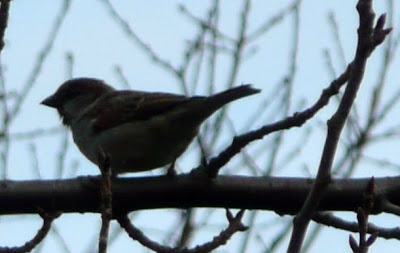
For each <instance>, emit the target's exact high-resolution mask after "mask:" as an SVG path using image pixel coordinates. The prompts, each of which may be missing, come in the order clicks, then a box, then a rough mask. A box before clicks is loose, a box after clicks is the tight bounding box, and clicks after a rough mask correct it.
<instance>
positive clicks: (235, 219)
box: [117, 209, 247, 253]
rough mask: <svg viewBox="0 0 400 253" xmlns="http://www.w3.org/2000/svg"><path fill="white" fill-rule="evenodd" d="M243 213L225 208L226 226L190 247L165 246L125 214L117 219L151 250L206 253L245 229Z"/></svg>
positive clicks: (133, 237) (172, 252)
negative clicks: (145, 232) (207, 240)
mask: <svg viewBox="0 0 400 253" xmlns="http://www.w3.org/2000/svg"><path fill="white" fill-rule="evenodd" d="M243 214H244V210H241V211H239V212H238V213H237V214H236V215H235V216H233V214H232V213H231V212H230V211H229V210H228V209H226V217H227V219H228V221H229V225H228V227H227V228H226V229H224V230H223V231H221V232H220V233H219V235H217V236H215V237H214V238H213V239H212V240H211V241H210V242H207V243H204V244H202V245H198V246H196V247H194V248H192V249H188V248H174V247H167V246H164V245H161V244H159V243H157V242H155V241H153V240H151V239H150V238H148V237H147V236H146V235H145V234H143V232H142V231H140V230H139V229H138V228H136V227H135V226H134V225H133V224H132V223H131V221H130V220H129V218H128V216H127V215H120V216H118V217H117V221H118V222H119V224H120V225H121V227H122V228H124V229H125V231H126V232H127V233H128V235H129V237H131V238H132V239H133V240H135V241H138V242H139V243H140V244H142V245H143V246H145V247H146V248H149V249H151V250H153V251H156V252H159V253H167V252H171V253H203V252H204V253H206V252H211V251H213V250H215V249H217V248H218V247H220V246H222V245H224V244H226V243H227V242H228V240H229V239H230V238H231V237H232V236H233V235H234V234H235V233H236V232H239V231H245V230H246V229H247V227H246V226H245V225H243V223H242V221H241V220H242V218H243Z"/></svg>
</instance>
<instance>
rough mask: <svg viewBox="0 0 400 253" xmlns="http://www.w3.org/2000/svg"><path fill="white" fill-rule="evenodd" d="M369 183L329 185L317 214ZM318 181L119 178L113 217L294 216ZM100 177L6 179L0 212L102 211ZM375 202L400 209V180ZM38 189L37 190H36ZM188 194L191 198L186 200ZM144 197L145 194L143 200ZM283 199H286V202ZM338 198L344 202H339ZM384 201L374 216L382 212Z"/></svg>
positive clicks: (350, 204)
mask: <svg viewBox="0 0 400 253" xmlns="http://www.w3.org/2000/svg"><path fill="white" fill-rule="evenodd" d="M368 180H369V179H336V180H334V181H333V182H332V184H330V185H329V186H328V188H327V190H326V192H325V195H324V198H323V200H322V201H321V203H320V206H319V207H318V210H319V211H335V210H340V211H353V212H355V211H356V210H357V208H358V207H359V206H360V205H362V197H363V193H364V189H365V187H366V185H367V183H368ZM313 182H314V180H313V179H309V178H280V177H244V176H218V177H217V178H216V179H215V180H212V181H210V180H209V179H208V178H199V177H197V176H193V175H178V176H177V177H176V178H174V180H171V179H170V178H168V177H166V176H158V177H144V178H117V179H114V180H113V182H112V185H113V206H112V209H113V213H115V212H118V213H121V212H125V213H126V212H130V211H133V210H146V209H160V208H182V209H186V208H189V207H210V208H225V207H227V208H239V209H240V208H245V209H258V210H271V211H274V212H277V213H279V214H282V215H283V214H295V213H296V212H298V211H299V210H300V208H301V206H302V204H303V203H304V201H305V199H306V197H307V194H308V193H309V191H310V189H311V186H312V184H313ZM101 184H102V181H101V179H100V178H98V177H97V178H95V179H93V178H88V177H85V178H78V179H68V180H35V181H11V180H9V181H3V182H2V183H1V184H0V203H7V205H2V206H1V207H0V214H23V213H37V207H40V208H42V209H43V210H45V211H46V212H56V211H62V212H63V213H76V212H79V213H85V212H95V213H100V212H101V203H102V202H101V198H100V189H101ZM375 184H376V187H377V191H378V193H379V194H378V195H377V199H388V200H390V202H391V203H393V204H395V205H400V195H399V194H398V189H400V177H384V178H376V179H375ZM32 189H34V190H32ZM188 192H190V194H191V198H188V197H187V193H188ZM143 196H146V197H145V198H143ZM282 200H284V201H282ZM338 200H340V201H338ZM380 212H382V208H381V207H380V202H379V201H377V204H376V205H375V206H374V207H373V211H372V213H374V214H376V213H380Z"/></svg>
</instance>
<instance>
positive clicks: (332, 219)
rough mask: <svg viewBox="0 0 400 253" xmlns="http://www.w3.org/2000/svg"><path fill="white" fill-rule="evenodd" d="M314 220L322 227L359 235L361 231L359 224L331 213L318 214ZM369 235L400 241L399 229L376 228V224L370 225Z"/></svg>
mask: <svg viewBox="0 0 400 253" xmlns="http://www.w3.org/2000/svg"><path fill="white" fill-rule="evenodd" d="M312 219H313V221H315V222H318V223H320V224H322V225H325V226H328V227H334V228H337V229H341V230H346V231H350V232H354V233H357V232H358V229H359V227H358V222H349V221H346V220H344V219H342V218H339V217H336V216H334V215H333V214H331V213H316V214H315V215H314V216H313V218H312ZM367 233H368V234H374V233H378V234H379V237H380V238H385V239H397V240H400V228H399V227H394V228H382V227H378V226H376V225H375V224H372V223H368V229H367Z"/></svg>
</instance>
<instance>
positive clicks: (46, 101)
mask: <svg viewBox="0 0 400 253" xmlns="http://www.w3.org/2000/svg"><path fill="white" fill-rule="evenodd" d="M40 104H42V105H46V106H49V107H53V108H57V107H58V103H57V99H56V97H55V96H54V95H51V96H49V97H47V98H45V99H44V100H43V101H42V102H40Z"/></svg>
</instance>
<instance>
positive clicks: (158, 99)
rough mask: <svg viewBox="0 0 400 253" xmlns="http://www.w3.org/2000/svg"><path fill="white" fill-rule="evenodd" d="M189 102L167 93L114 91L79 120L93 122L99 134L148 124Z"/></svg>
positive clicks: (186, 99) (94, 129)
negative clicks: (137, 123)
mask: <svg viewBox="0 0 400 253" xmlns="http://www.w3.org/2000/svg"><path fill="white" fill-rule="evenodd" d="M191 99H193V98H189V97H186V96H182V95H175V94H169V93H150V92H138V91H116V92H112V93H109V94H107V95H105V96H103V97H101V98H99V99H98V100H97V101H95V103H94V104H93V105H92V106H91V107H90V108H88V110H87V111H86V112H85V113H83V114H82V115H81V117H85V118H92V119H94V124H93V131H94V133H100V132H102V131H105V130H107V129H110V128H113V127H116V126H118V125H120V124H124V123H127V122H134V121H140V120H148V119H150V118H152V117H154V116H157V115H160V114H163V113H166V112H168V111H169V110H171V109H173V108H175V107H176V106H179V105H182V104H184V103H187V102H188V101H190V100H191Z"/></svg>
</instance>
